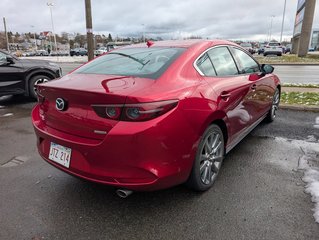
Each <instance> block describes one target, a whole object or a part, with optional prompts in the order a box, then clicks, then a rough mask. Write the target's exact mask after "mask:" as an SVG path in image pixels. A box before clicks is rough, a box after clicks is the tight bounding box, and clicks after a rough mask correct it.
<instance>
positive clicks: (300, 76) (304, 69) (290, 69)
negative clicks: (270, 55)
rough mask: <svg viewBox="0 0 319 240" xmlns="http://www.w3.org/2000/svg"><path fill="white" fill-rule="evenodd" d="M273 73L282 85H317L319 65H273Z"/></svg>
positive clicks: (318, 81)
mask: <svg viewBox="0 0 319 240" xmlns="http://www.w3.org/2000/svg"><path fill="white" fill-rule="evenodd" d="M274 67H275V73H276V74H277V75H278V77H279V78H280V80H281V81H282V82H283V83H309V84H319V65H316V66H312V65H275V66H274Z"/></svg>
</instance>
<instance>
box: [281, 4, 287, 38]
mask: <svg viewBox="0 0 319 240" xmlns="http://www.w3.org/2000/svg"><path fill="white" fill-rule="evenodd" d="M286 3H287V0H285V4H284V12H283V13H282V23H281V33H280V43H281V41H282V33H283V31H284V24H285V14H286Z"/></svg>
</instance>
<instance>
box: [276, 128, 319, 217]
mask: <svg viewBox="0 0 319 240" xmlns="http://www.w3.org/2000/svg"><path fill="white" fill-rule="evenodd" d="M316 123H317V122H316ZM309 140H314V141H309ZM276 141H288V140H287V139H284V138H276ZM316 141H317V139H315V137H314V136H312V135H310V136H308V139H307V140H306V141H302V140H291V141H289V142H290V143H291V144H293V145H294V146H296V147H297V148H299V149H300V150H301V155H300V157H299V161H298V170H302V171H304V176H303V178H302V181H303V182H305V183H306V185H305V192H306V193H307V194H310V195H311V201H312V202H313V203H314V204H315V207H314V208H313V211H314V214H313V217H314V219H315V221H316V222H317V223H319V144H318V142H316Z"/></svg>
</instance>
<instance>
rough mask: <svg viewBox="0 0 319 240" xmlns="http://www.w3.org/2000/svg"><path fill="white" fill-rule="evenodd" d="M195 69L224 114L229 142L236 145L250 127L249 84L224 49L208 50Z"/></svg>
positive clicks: (221, 47) (226, 48) (226, 49)
mask: <svg viewBox="0 0 319 240" xmlns="http://www.w3.org/2000/svg"><path fill="white" fill-rule="evenodd" d="M196 65H197V67H198V69H199V70H200V74H201V75H202V76H203V77H204V78H205V80H206V81H207V82H208V83H209V84H210V86H211V87H212V88H213V89H214V92H215V93H216V94H217V96H218V99H217V105H218V110H220V111H223V112H225V114H226V116H227V118H228V123H229V126H230V127H229V128H230V134H229V136H231V137H230V139H229V140H230V141H229V142H233V141H236V139H239V137H240V136H241V135H242V133H243V132H244V131H245V130H246V129H247V128H248V127H249V125H250V123H251V119H252V114H253V112H252V108H251V105H250V104H249V98H248V96H249V94H250V93H251V91H252V90H251V85H252V84H251V82H250V81H248V80H247V78H246V77H245V76H242V75H239V72H238V68H237V66H236V64H235V61H234V59H233V57H232V55H231V53H230V50H229V49H228V47H227V46H218V47H213V48H211V49H209V50H208V51H207V52H205V53H204V54H203V55H202V56H201V57H200V58H199V59H198V61H197V62H196Z"/></svg>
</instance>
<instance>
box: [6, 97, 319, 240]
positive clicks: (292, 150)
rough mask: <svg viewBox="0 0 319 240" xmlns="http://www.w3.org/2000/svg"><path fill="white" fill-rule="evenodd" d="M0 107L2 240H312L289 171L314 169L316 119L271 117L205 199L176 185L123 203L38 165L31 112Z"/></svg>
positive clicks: (237, 151)
mask: <svg viewBox="0 0 319 240" xmlns="http://www.w3.org/2000/svg"><path fill="white" fill-rule="evenodd" d="M0 105H1V107H0V131H1V135H0V153H1V157H0V163H1V165H2V166H1V167H0V182H1V185H0V188H1V195H0V212H1V215H0V229H1V230H0V239H3V240H7V239H30V240H31V239H34V240H38V239H50V240H51V239H79V240H80V239H138V240H143V239H183V240H184V239H220V240H223V239H225V240H226V239H227V240H231V239H236V240H241V239H243V240H244V239H245V240H250V239H251V240H256V239H258V240H260V239H267V240H268V239H276V240H279V239H287V240H288V239H289V240H294V239H298V240H303V239H304V240H317V239H318V236H319V225H318V224H317V223H315V221H314V219H313V216H312V214H313V212H312V210H311V209H312V208H313V207H314V206H313V203H312V202H311V197H310V196H309V195H307V194H306V193H304V183H303V182H302V181H301V177H302V175H303V172H302V171H301V170H297V169H298V162H299V158H300V157H301V156H303V155H304V154H306V153H308V152H309V151H310V150H311V149H310V147H311V146H312V147H313V148H315V149H316V151H315V154H314V155H311V156H315V157H314V159H312V160H313V161H314V162H317V163H318V161H319V159H318V156H319V155H318V154H319V149H318V141H319V132H318V131H319V130H316V129H315V128H314V127H313V126H314V124H315V119H316V117H317V116H318V113H310V112H295V111H287V110H281V111H279V113H278V118H277V119H276V121H275V122H274V123H272V124H261V125H260V126H258V127H257V128H256V129H255V130H254V131H253V132H252V133H251V134H249V135H248V136H247V137H246V139H245V140H244V141H242V142H241V143H240V144H239V145H238V146H237V147H235V148H234V149H233V150H232V151H231V152H230V153H229V154H228V155H227V157H226V159H225V161H224V163H223V168H222V170H221V173H220V175H219V177H218V179H217V181H216V182H215V184H214V187H213V188H212V189H211V190H209V191H207V192H205V193H195V192H192V191H190V190H189V189H187V188H186V187H185V186H183V185H182V186H177V187H174V188H171V189H168V190H163V191H158V192H146V193H138V192H137V193H134V194H132V195H131V196H130V197H129V198H127V199H125V200H124V199H120V198H119V197H117V196H116V195H115V193H114V189H113V188H110V187H105V186H102V185H98V184H93V183H89V182H86V181H83V180H80V179H77V178H74V177H72V176H69V175H67V174H65V173H63V172H61V171H59V170H57V169H55V168H54V167H52V166H51V165H49V164H47V163H46V162H44V161H43V160H42V159H41V158H40V157H39V155H38V153H37V150H36V147H35V141H36V139H35V135H34V133H33V129H32V126H31V122H30V110H31V108H32V106H33V105H34V102H30V101H28V100H26V99H24V98H20V97H15V98H12V97H5V98H1V99H0ZM308 148H309V149H310V150H309V149H308ZM313 148H312V149H313ZM308 150H309V151H308ZM312 151H313V150H312ZM316 154H317V155H316ZM12 159H13V160H12ZM10 160H11V161H10ZM8 161H9V162H8ZM10 164H11V165H10ZM318 166H319V165H318Z"/></svg>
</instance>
